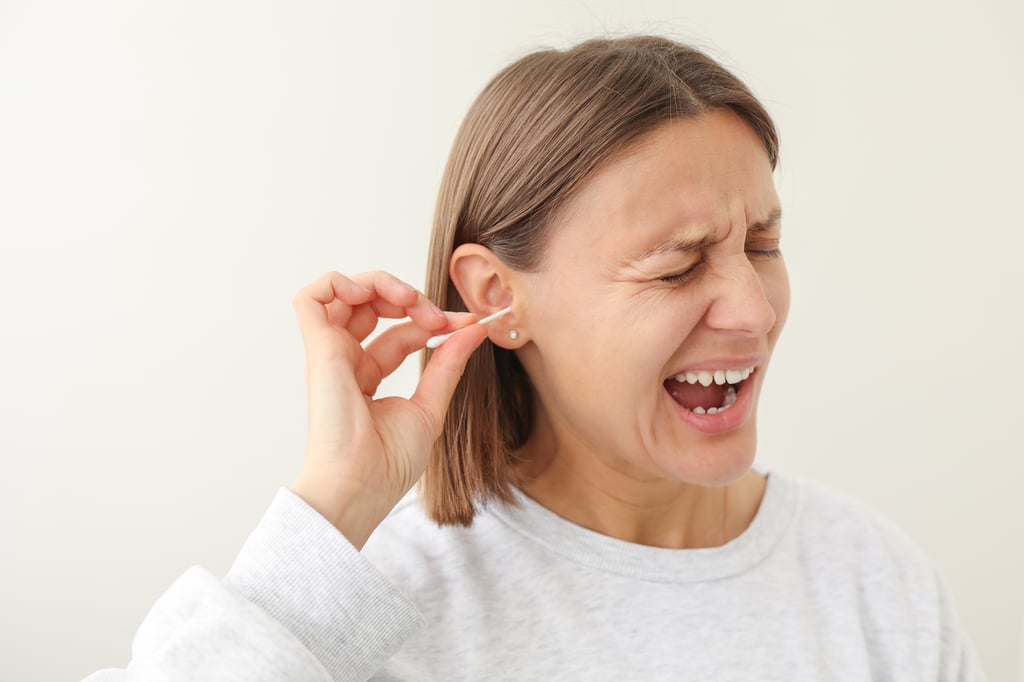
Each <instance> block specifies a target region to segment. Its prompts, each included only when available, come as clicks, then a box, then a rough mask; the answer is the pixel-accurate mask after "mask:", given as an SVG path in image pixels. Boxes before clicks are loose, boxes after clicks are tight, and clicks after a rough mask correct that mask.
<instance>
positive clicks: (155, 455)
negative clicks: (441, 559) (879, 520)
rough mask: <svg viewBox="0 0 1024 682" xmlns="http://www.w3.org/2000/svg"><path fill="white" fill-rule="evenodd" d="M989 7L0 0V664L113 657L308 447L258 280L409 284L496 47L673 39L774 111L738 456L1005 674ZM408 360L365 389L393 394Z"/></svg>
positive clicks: (1005, 277) (251, 518) (20, 670)
mask: <svg viewBox="0 0 1024 682" xmlns="http://www.w3.org/2000/svg"><path fill="white" fill-rule="evenodd" d="M1022 19H1024V17H1022V4H1021V3H1020V2H1017V1H1016V0H1004V1H999V0H990V1H988V2H978V1H972V2H967V1H964V2H941V1H939V2H936V1H935V0H930V1H927V2H925V1H912V2H910V1H905V2H899V1H897V2H892V1H890V0H884V1H883V0H865V1H864V2H858V3H823V2H819V1H817V0H788V1H786V0H781V1H777V2H772V3H765V2H754V1H753V0H750V1H748V2H723V1H721V0H714V1H712V0H707V1H706V2H672V1H670V0H662V1H654V0H650V1H646V2H644V1H637V0H632V1H631V2H629V3H621V4H620V3H615V2H603V1H598V0H589V1H583V0H576V1H569V0H562V1H557V0H556V1H552V0H543V1H541V0H530V1H524V0H517V1H516V2H509V3H495V2H469V1H466V2H454V1H452V2H436V3H426V2H424V3H412V2H410V3H406V4H398V3H394V2H392V3H375V4H372V5H371V3H365V2H361V3H355V2H283V1H281V2H253V1H250V0H245V1H243V0H237V1H236V2H225V1H221V0H201V1H200V0H188V1H178V2H137V1H134V0H124V1H122V2H115V1H113V0H101V1H95V2H88V3H85V2H71V1H64V2H46V1H42V0H36V1H32V2H30V1H28V0H14V1H13V2H11V1H7V2H3V1H2V0H0V230H2V242H0V311H2V314H3V318H2V323H0V455H2V460H0V518H2V521H0V524H2V525H0V528H2V531H0V532H2V536H0V547H3V555H4V558H3V560H2V561H0V571H2V580H0V604H2V605H3V608H0V641H2V642H3V646H2V653H0V670H3V671H4V673H3V677H4V678H5V679H12V680H14V679H16V680H21V681H24V680H57V679H77V678H79V677H81V676H83V675H84V674H86V673H87V672H89V671H91V670H94V669H97V668H100V667H104V666H113V665H124V664H125V663H126V661H127V660H128V657H129V644H130V641H131V636H132V633H133V632H134V630H135V628H136V627H137V625H138V623H139V622H140V620H141V619H142V618H143V616H144V615H145V613H146V611H147V609H148V607H149V606H150V604H151V603H152V602H153V601H154V600H155V599H156V597H157V596H158V595H159V594H160V593H161V592H162V591H163V590H164V589H166V587H167V586H168V585H169V584H170V583H171V582H172V581H173V580H174V579H175V577H176V576H178V575H179V574H180V573H181V572H182V571H183V570H185V568H187V567H188V566H190V565H192V564H203V565H205V566H207V567H209V568H210V569H211V570H213V571H215V572H223V571H225V570H226V569H227V567H228V566H229V564H230V562H231V560H232V558H233V556H234V554H235V552H236V551H237V549H238V547H239V545H240V544H241V542H242V541H243V539H244V538H245V536H246V534H247V533H248V532H249V530H250V529H251V528H252V527H253V526H254V525H255V523H256V522H257V521H258V519H259V517H260V514H261V513H262V511H263V509H264V508H265V506H266V505H267V504H268V503H269V501H270V499H271V497H272V496H273V494H274V491H275V490H276V489H277V487H278V486H281V485H286V484H287V483H288V482H289V481H290V480H291V478H292V476H293V475H294V474H295V473H296V471H297V470H298V466H299V462H300V460H301V457H302V453H303V449H304V445H305V443H304V439H305V434H304V428H305V394H304V387H303V362H304V361H303V355H302V346H301V342H300V338H299V334H298V330H297V327H296V325H295V321H294V318H293V315H292V310H291V306H290V300H291V297H292V295H293V294H294V293H295V291H296V290H297V289H298V288H299V287H301V286H303V285H305V284H306V283H307V282H308V281H310V280H312V279H313V278H315V277H316V276H318V275H320V274H321V273H322V272H324V271H325V270H328V269H337V270H341V271H359V270H365V269H374V268H386V269H390V270H392V271H394V272H395V273H396V274H398V275H400V276H402V277H405V278H408V279H409V280H410V281H413V282H416V283H422V278H423V262H424V258H425V253H426V243H427V231H428V227H429V221H430V215H431V211H432V207H433V199H434V193H435V191H436V188H437V185H438V181H439V178H440V173H441V169H442V165H443V163H444V159H445V156H446V154H447V150H448V146H449V144H450V143H451V140H452V137H453V135H454V132H455V128H456V126H457V125H458V123H459V121H460V119H461V116H462V114H463V113H464V111H465V109H466V108H467V106H468V105H469V102H470V101H471V99H472V98H473V97H474V96H475V94H476V92H477V91H478V90H479V89H480V88H481V87H482V86H483V85H484V83H485V82H486V80H487V79H488V78H489V77H490V76H491V75H492V74H493V73H494V72H495V71H496V70H497V69H498V68H500V67H501V66H503V65H504V64H506V63H507V62H508V61H510V60H512V59H514V58H516V57H518V56H520V55H522V54H523V53H525V52H527V51H529V50H531V49H533V48H536V47H540V46H545V45H555V46H562V45H566V44H568V43H571V42H575V41H576V40H578V39H579V38H582V37H584V36H589V35H594V34H599V33H605V32H611V33H618V32H623V31H651V32H659V33H665V34H669V35H672V36H675V37H677V38H681V39H684V40H691V41H695V42H697V43H698V44H700V45H702V46H703V47H705V48H706V49H708V50H709V51H710V52H711V53H712V54H714V55H716V56H718V57H719V58H721V59H722V60H723V61H724V62H725V63H726V64H727V65H729V66H731V67H733V68H734V69H735V70H736V71H737V72H738V73H739V74H740V75H741V76H742V77H744V78H745V79H747V81H748V82H749V84H750V85H751V86H752V87H753V89H754V90H755V92H756V93H758V94H759V95H760V96H761V97H762V99H763V100H764V101H765V103H766V104H767V106H768V107H769V109H770V111H771V112H772V113H773V114H774V116H775V117H776V119H777V121H778V124H779V126H780V129H781V133H782V141H783V147H782V159H783V161H782V168H781V171H780V172H779V187H780V191H781V195H782V198H783V202H784V205H785V211H786V219H785V239H784V247H785V251H786V254H787V258H788V262H789V266H790V269H791V276H792V281H793V288H794V304H793V312H792V315H791V318H790V323H789V327H788V329H787V331H786V333H785V334H784V335H783V338H782V342H781V344H780V346H779V350H778V352H777V355H776V359H775V362H774V368H773V377H772V379H771V380H770V381H769V382H768V385H767V389H766V393H765V395H764V399H763V408H762V434H763V435H762V445H761V451H760V454H759V461H760V462H761V464H762V465H763V466H765V467H769V468H775V469H779V470H783V471H786V472H790V473H794V474H801V475H806V476H811V477H815V478H818V479H821V480H823V481H826V482H827V483H829V484H831V485H833V486H834V487H836V488H839V489H841V490H844V491H847V492H849V493H852V494H854V495H855V496H857V497H859V498H861V499H863V500H865V501H866V502H868V503H869V504H871V505H873V506H875V507H877V508H879V509H881V510H882V511H883V512H884V513H885V514H886V515H888V516H889V517H890V518H891V519H892V520H893V521H894V522H895V523H896V524H898V525H899V526H900V527H902V528H903V529H905V530H906V532H907V533H909V534H910V535H911V536H912V537H913V538H914V539H915V540H916V541H917V542H918V543H919V545H920V546H921V547H922V548H923V549H924V550H925V551H926V552H927V553H928V554H929V555H930V556H931V557H932V558H933V559H934V560H935V561H936V562H937V564H938V565H939V566H940V568H941V570H942V572H943V574H944V575H945V576H946V579H947V581H948V582H949V584H950V585H951V587H952V589H953V591H954V593H955V595H956V598H957V600H958V603H959V606H960V610H961V613H962V617H963V621H964V623H965V626H966V628H967V630H968V631H969V633H970V635H971V637H972V638H973V640H974V641H975V643H976V646H977V649H978V651H979V652H980V654H981V656H982V659H983V660H984V663H985V665H986V667H987V670H988V673H989V675H990V677H991V678H992V679H993V680H1011V679H1017V680H1024V665H1022V655H1024V654H1022V644H1024V587H1022V584H1021V580H1020V578H1021V576H1024V547H1022V545H1024V501H1022V499H1024V496H1022V495H1021V494H1020V493H1019V492H1018V489H1019V487H1020V480H1021V476H1022V474H1024V465H1022V463H1021V459H1022V455H1024V453H1022V447H1021V445H1020V439H1019V436H1018V433H1017V430H1018V428H1019V427H1018V424H1019V423H1020V417H1019V414H1020V411H1021V407H1022V400H1021V398H1020V384H1021V381H1022V379H1024V375H1022V370H1021V357H1020V353H1021V349H1022V348H1024V332H1022V324H1021V310H1022V305H1021V303H1020V300H1019V299H1020V294H1021V293H1022V288H1024V287H1022V286H1021V283H1020V275H1019V274H1018V273H1019V271H1020V269H1019V263H1020V261H1021V258H1022V254H1024V229H1022V227H1024V226H1022V218H1021V215H1022V209H1021V204H1020V197H1021V196H1022V193H1021V184H1022V180H1024V177H1022V175H1024V174H1022V172H1021V161H1022V158H1024V136H1022V133H1021V121H1024V97H1022V88H1021V83H1022V79H1024V75H1022V74H1024V70H1022V67H1024V51H1022V47H1021V46H1022V41H1021V40H1020V38H1019V36H1020V35H1021V32H1022V29H1024V20H1022ZM413 365H414V363H408V364H407V366H406V367H405V368H403V369H402V370H401V371H400V372H399V374H398V375H396V376H395V377H394V378H393V380H391V381H389V383H388V386H387V388H388V389H389V390H391V391H397V392H401V393H408V392H409V390H410V387H411V386H412V385H413V382H414V381H415V371H416V370H415V367H414V366H413Z"/></svg>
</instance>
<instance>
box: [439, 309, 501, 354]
mask: <svg viewBox="0 0 1024 682" xmlns="http://www.w3.org/2000/svg"><path fill="white" fill-rule="evenodd" d="M511 310H512V306H509V307H507V308H502V309H501V310H499V311H498V312H496V313H494V314H493V315H488V316H487V317H485V318H483V319H482V320H477V324H487V323H488V322H493V321H494V320H496V319H498V318H499V317H501V316H502V315H506V314H508V313H509V312H510V311H511ZM459 331H461V330H459V329H456V330H455V331H453V332H449V333H447V334H441V335H440V336H432V337H431V338H430V339H428V340H427V348H437V347H438V346H440V345H441V344H442V343H444V342H445V341H447V340H448V339H450V338H452V336H453V335H455V334H458V333H459Z"/></svg>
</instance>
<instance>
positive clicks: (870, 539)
mask: <svg viewBox="0 0 1024 682" xmlns="http://www.w3.org/2000/svg"><path fill="white" fill-rule="evenodd" d="M788 484H789V485H791V486H792V487H793V488H794V489H795V492H796V495H795V497H796V500H797V502H796V505H795V507H796V509H795V514H794V519H793V526H792V533H791V535H792V538H791V541H790V543H789V547H790V550H791V551H792V552H794V553H795V554H796V560H797V562H798V563H799V565H800V567H801V569H802V573H803V575H804V576H805V579H806V580H807V581H808V582H809V583H810V584H811V585H812V589H814V590H815V591H819V592H823V593H827V594H828V595H829V596H830V598H835V599H837V600H839V601H841V602H845V603H847V604H848V605H850V606H852V605H854V604H856V605H857V610H858V612H859V613H860V615H861V618H862V619H863V620H865V621H868V622H871V623H873V624H874V625H876V626H878V627H879V628H881V629H885V628H884V625H888V626H890V627H892V626H896V627H914V626H925V627H927V628H929V629H930V628H931V627H934V626H940V625H942V624H944V623H945V622H946V621H948V620H949V616H950V613H949V612H950V609H951V608H952V604H951V598H950V595H949V593H948V591H947V589H946V587H945V585H944V582H943V579H942V577H941V575H940V573H939V571H938V569H937V567H936V565H935V564H934V563H933V562H932V560H931V559H930V558H929V557H928V556H927V555H926V554H925V553H924V551H923V550H922V549H921V548H920V547H919V546H918V545H917V544H916V543H915V542H914V541H913V540H912V539H911V538H910V537H909V536H908V535H907V534H906V533H905V532H904V531H903V530H902V529H900V528H899V527H897V526H896V524H894V523H893V522H892V521H890V520H889V519H888V518H886V517H885V516H884V515H883V514H882V513H881V512H879V511H878V510H876V509H874V508H872V507H871V506H869V505H868V504H866V503H864V502H862V501H860V500H858V499H856V498H854V497H852V496H850V495H848V494H846V493H842V492H840V491H838V490H835V489H833V488H831V487H829V486H827V485H825V484H823V483H820V482H817V481H811V480H808V479H802V478H788Z"/></svg>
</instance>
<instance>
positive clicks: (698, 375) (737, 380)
mask: <svg viewBox="0 0 1024 682" xmlns="http://www.w3.org/2000/svg"><path fill="white" fill-rule="evenodd" d="M754 369H755V368H754V367H744V368H743V369H716V370H698V371H695V372H685V373H684V374H677V375H676V376H674V377H669V378H668V379H666V380H665V390H666V391H668V394H669V395H670V396H672V399H673V400H675V401H676V402H677V403H678V404H679V405H680V406H682V407H684V408H686V409H687V410H690V411H691V412H693V413H694V414H719V413H720V412H725V411H726V410H728V409H729V408H730V407H732V406H733V404H734V403H735V402H736V396H737V395H738V394H739V392H740V391H741V390H743V385H744V382H746V380H747V379H748V378H749V377H750V375H751V374H753V373H754Z"/></svg>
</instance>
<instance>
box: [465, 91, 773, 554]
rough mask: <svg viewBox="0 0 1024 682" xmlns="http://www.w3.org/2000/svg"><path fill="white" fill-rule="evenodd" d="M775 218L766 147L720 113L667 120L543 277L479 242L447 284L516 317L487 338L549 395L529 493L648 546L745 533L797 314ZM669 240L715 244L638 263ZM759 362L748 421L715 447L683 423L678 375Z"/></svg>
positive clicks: (556, 237) (556, 236) (594, 193)
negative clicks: (759, 454)
mask: <svg viewBox="0 0 1024 682" xmlns="http://www.w3.org/2000/svg"><path fill="white" fill-rule="evenodd" d="M779 208H780V204H779V198H778V196H777V194H776V191H775V187H774V183H773V180H772V169H771V165H770V162H769V159H768V155H767V152H766V151H765V149H764V146H763V145H762V143H761V142H760V140H759V139H758V137H757V136H756V134H755V133H754V132H753V130H751V128H750V127H749V126H748V125H747V124H746V123H745V122H744V121H743V120H742V119H740V118H739V117H738V116H736V115H735V114H733V113H731V112H728V111H724V110H720V111H714V112H711V113H709V114H705V115H702V116H701V117H699V118H696V119H687V120H678V121H672V122H669V123H666V124H663V125H662V126H661V127H659V128H658V129H656V130H654V131H653V132H652V133H649V134H648V135H647V136H646V137H645V138H644V139H643V140H642V141H641V143H640V144H639V145H635V146H634V147H632V148H631V149H630V150H628V151H627V152H625V153H624V154H622V155H620V156H619V157H618V158H615V159H612V160H611V161H610V162H608V163H606V164H605V165H604V166H603V167H602V168H601V169H599V171H598V172H597V173H596V174H595V175H594V176H593V177H592V178H591V179H590V180H589V181H588V182H587V183H586V184H585V185H584V187H583V188H582V189H581V191H580V192H579V193H578V195H577V196H576V197H575V198H574V200H573V202H572V203H571V205H570V207H569V209H568V210H567V211H566V212H565V213H564V214H563V216H562V217H561V219H560V220H559V222H558V223H557V224H556V225H554V226H553V229H552V230H551V232H550V238H549V243H548V244H547V245H546V248H545V250H544V254H545V255H544V260H543V263H542V264H541V267H540V268H539V269H538V270H537V271H535V272H530V273H524V272H517V271H513V270H511V269H509V268H507V267H506V266H504V264H503V263H501V261H500V260H498V259H497V258H496V257H494V255H493V253H491V252H490V251H488V250H487V249H486V248H484V247H481V246H479V245H464V246H462V247H460V248H459V249H457V250H456V252H455V254H454V255H453V259H452V267H451V273H452V277H453V280H454V281H455V283H456V286H458V287H459V289H460V293H462V295H463V297H464V299H465V300H466V301H467V303H468V304H469V305H470V309H471V310H473V311H474V312H476V313H478V314H479V315H485V314H488V313H489V312H493V311H494V310H497V309H499V308H500V307H503V306H504V305H510V304H511V305H512V306H513V311H512V313H511V314H510V315H508V316H506V317H505V318H502V319H501V320H499V321H497V322H495V323H494V324H493V325H489V326H488V333H489V335H490V337H491V340H492V341H494V342H495V343H497V344H499V345H502V346H504V347H508V348H514V349H516V352H517V353H518V356H519V358H520V360H521V362H522V364H523V366H524V367H525V368H526V370H527V372H528V374H529V376H530V378H531V381H532V383H533V386H534V388H535V402H536V405H535V407H536V410H535V414H536V415H537V419H536V423H535V425H534V429H533V431H532V433H531V434H530V437H529V439H528V441H527V443H526V444H525V446H524V447H523V448H522V451H521V452H520V453H519V455H520V456H521V458H522V460H523V461H524V462H525V464H524V466H523V473H524V475H525V477H526V481H527V482H526V484H525V485H524V490H525V492H526V493H527V494H528V495H530V496H531V497H533V498H534V499H536V500H537V501H538V502H540V503H541V504H542V505H544V506H545V507H548V508H549V509H551V510H552V511H554V512H555V513H557V514H559V515H561V516H563V517H565V518H566V519H569V520H570V521H573V522H574V523H576V524H578V525H581V526H584V527H587V528H590V529H592V530H596V531H598V532H601V533H604V534H606V535H610V536H612V537H616V538H620V539H623V540H627V541H630V542H637V543H641V544H647V545H654V546H660V547H670V548H693V547H711V546H718V545H721V544H724V543H726V542H728V541H729V540H731V539H733V538H735V537H736V536H738V535H739V534H741V533H742V532H743V530H745V529H746V527H747V526H748V525H749V523H750V521H751V520H752V518H753V517H754V515H755V513H756V511H757V508H758V505H759V504H760V501H761V498H762V496H763V493H764V489H765V480H764V477H763V476H761V475H760V474H757V473H756V472H753V471H751V469H750V467H751V464H752V463H753V460H754V453H755V449H756V439H757V434H756V411H757V410H756V407H757V396H758V395H759V393H760V389H761V386H762V384H763V381H764V377H765V370H766V369H767V363H768V360H769V358H770V356H771V353H772V351H773V349H774V347H775V343H776V341H777V340H778V337H779V334H780V332H781V330H782V327H783V325H784V323H785V320H786V316H787V313H788V310H789V283H788V277H787V274H786V268H785V264H784V262H783V259H782V257H781V254H779V253H778V252H777V248H778V243H779V237H780V225H779V221H778V220H774V221H771V220H770V219H771V218H772V216H773V215H780V213H781V212H780V210H779ZM766 221H770V224H768V225H765V223H766ZM759 223H760V224H761V225H760V226H759V227H761V228H764V229H758V230H757V231H752V230H750V229H749V228H750V227H751V226H754V225H757V224H759ZM667 240H679V241H681V242H682V241H692V242H695V243H697V242H700V243H701V246H700V248H694V249H689V250H672V251H670V252H667V253H659V254H655V255H649V256H647V257H641V255H642V254H644V253H645V252H648V251H650V250H652V249H653V248H654V247H656V246H657V245H659V244H662V243H664V242H666V241H667ZM687 271H688V275H686V277H684V278H683V279H681V280H679V281H667V280H666V279H665V278H666V277H671V276H674V275H677V274H679V273H684V272H687ZM513 328H514V329H516V330H517V331H518V332H519V337H518V339H516V340H512V339H510V338H509V336H508V331H509V330H510V329H513ZM749 359H754V362H751V363H750V364H757V365H758V369H757V371H756V372H755V374H754V375H752V376H751V378H750V379H748V380H747V382H746V383H747V385H746V386H745V387H744V389H743V390H749V391H752V394H751V395H752V397H753V400H752V402H751V405H750V409H748V410H746V411H745V412H744V413H743V414H740V411H738V410H737V411H736V412H735V413H732V417H733V418H734V419H735V421H736V423H735V424H731V425H730V428H728V429H727V430H725V431H724V432H719V433H706V432H703V431H702V430H700V429H698V428H695V427H694V425H693V424H691V423H689V422H687V420H686V419H683V418H681V417H680V414H679V411H678V407H677V406H676V405H675V403H674V402H673V401H672V399H671V398H670V397H669V396H668V394H667V392H666V390H665V388H664V386H663V382H664V381H665V380H666V379H667V378H669V377H671V376H673V375H675V374H677V373H678V372H679V371H680V370H681V369H686V368H709V369H714V368H717V367H722V368H726V367H732V366H741V365H743V364H747V363H746V360H749ZM741 360H742V361H743V362H741ZM732 409H735V408H732Z"/></svg>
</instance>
